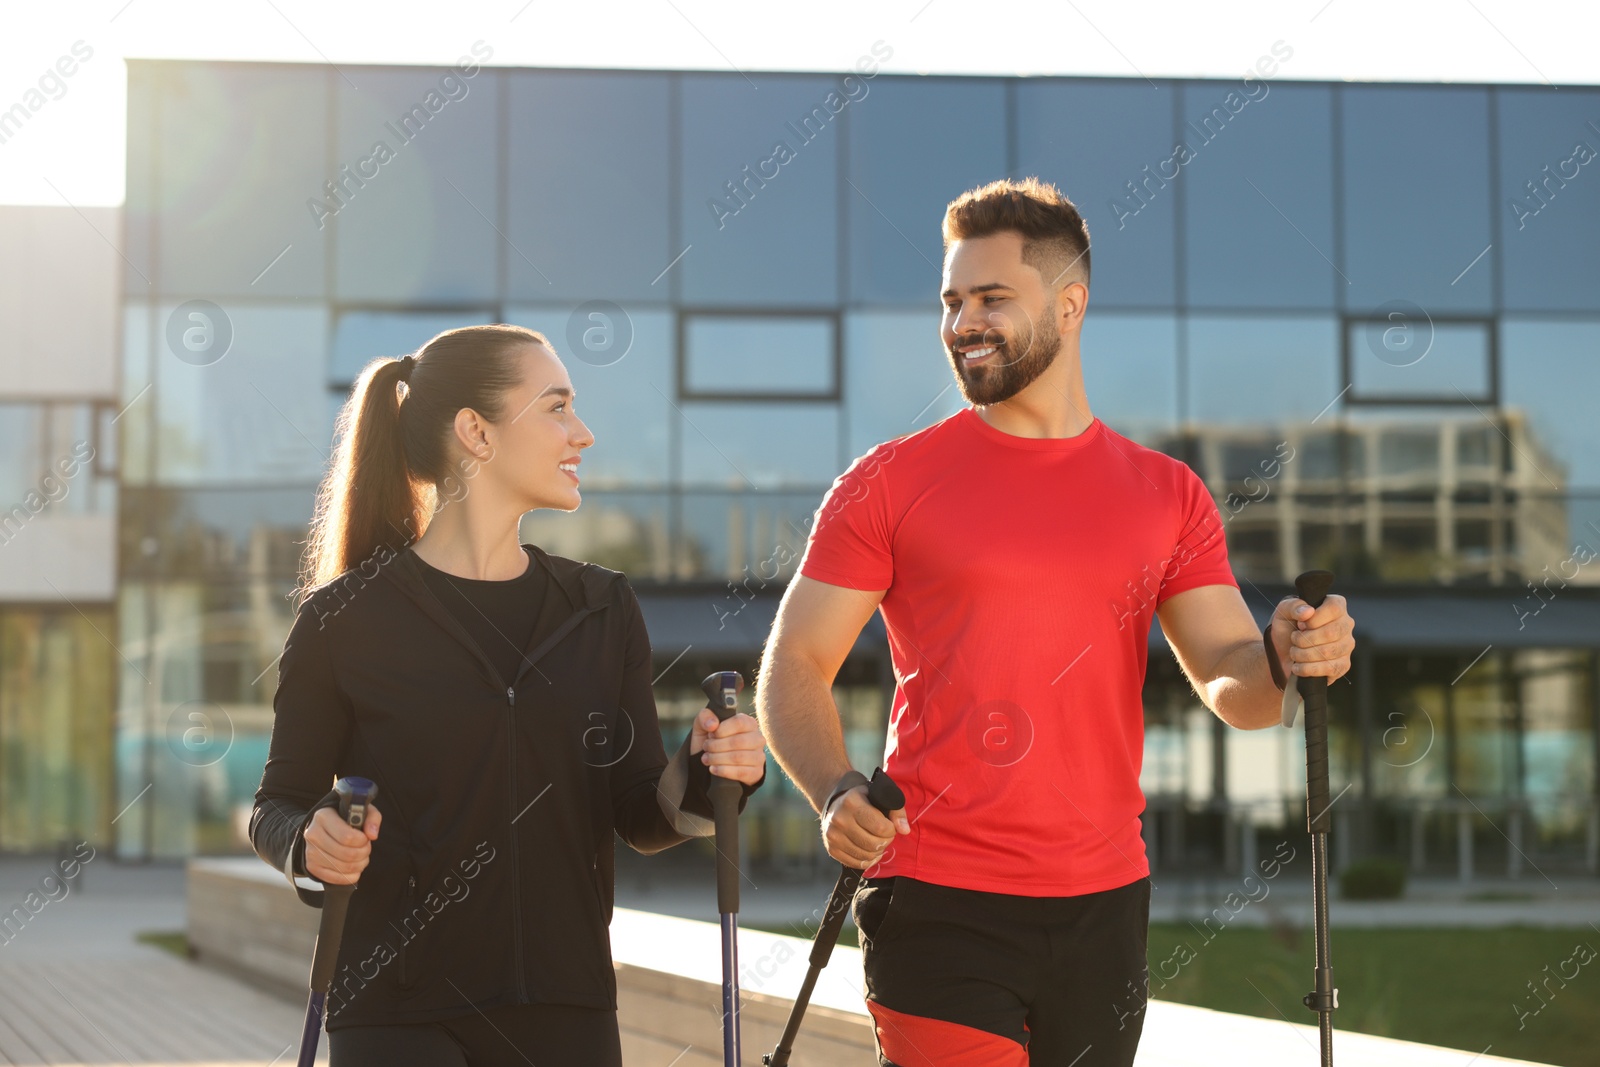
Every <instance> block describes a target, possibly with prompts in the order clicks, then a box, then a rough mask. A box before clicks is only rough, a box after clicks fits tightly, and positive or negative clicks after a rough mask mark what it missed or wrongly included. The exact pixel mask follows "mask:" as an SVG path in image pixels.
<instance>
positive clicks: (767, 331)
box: [683, 315, 836, 397]
mask: <svg viewBox="0 0 1600 1067" xmlns="http://www.w3.org/2000/svg"><path fill="white" fill-rule="evenodd" d="M834 333H835V328H834V319H833V317H832V316H821V315H816V316H806V317H800V316H777V315H689V316H687V317H686V318H685V320H684V325H683V395H684V396H695V397H711V396H719V395H720V396H741V395H744V396H748V395H769V396H770V395H777V394H784V395H793V396H807V395H810V396H821V397H828V396H831V395H833V393H834V392H835V376H834V352H835V348H836V345H835V339H834Z"/></svg>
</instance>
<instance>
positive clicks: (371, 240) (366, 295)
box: [321, 66, 515, 301]
mask: <svg viewBox="0 0 1600 1067" xmlns="http://www.w3.org/2000/svg"><path fill="white" fill-rule="evenodd" d="M498 77H499V75H498V74H497V73H495V72H493V71H486V70H483V69H482V68H478V70H477V73H476V74H474V75H473V76H472V77H470V78H463V77H462V76H461V75H460V73H459V72H458V71H455V70H449V69H445V68H437V67H410V68H405V69H399V70H395V69H388V70H373V69H371V68H366V67H359V66H358V67H355V68H354V69H353V70H352V71H351V72H350V75H349V77H348V78H335V79H333V85H334V86H335V91H336V92H337V94H338V99H339V105H338V106H339V121H338V136H337V140H336V142H335V143H336V149H335V154H334V168H333V169H334V171H335V173H334V174H332V175H330V177H332V178H333V181H334V183H335V185H337V186H339V191H340V199H339V200H335V199H333V198H331V197H322V198H321V199H322V200H323V203H324V206H325V208H326V209H327V210H329V211H330V212H331V213H332V214H333V215H334V216H336V217H337V218H338V225H337V226H336V227H335V232H336V233H337V234H338V240H337V252H338V274H337V278H338V295H339V299H341V300H393V301H404V300H417V301H425V300H435V301H447V300H474V299H476V300H494V299H495V297H496V296H497V295H498V282H497V279H498V269H497V266H496V255H497V253H498V249H497V246H498V244H499V240H500V238H499V236H498V235H497V234H496V233H495V226H496V225H497V224H498V223H497V222H495V221H493V220H495V219H496V216H497V214H498V210H499V209H498V204H499V194H500V189H499V176H500V167H499V159H498V156H499V128H500V126H499V121H500V115H499V110H500V109H499V100H498V97H497V94H496V92H495V79H496V78H498ZM346 168H348V169H346ZM402 220H403V221H402ZM512 255H515V253H512Z"/></svg>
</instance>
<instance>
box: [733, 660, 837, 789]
mask: <svg viewBox="0 0 1600 1067" xmlns="http://www.w3.org/2000/svg"><path fill="white" fill-rule="evenodd" d="M756 714H757V717H758V718H760V720H761V729H762V732H763V733H765V734H766V737H767V747H768V748H769V749H770V750H771V752H772V755H773V757H774V758H775V759H776V760H777V761H778V766H780V767H782V768H783V770H784V773H786V774H787V775H788V776H789V777H790V778H792V779H793V780H794V782H795V784H796V785H798V786H799V787H800V790H801V792H803V793H805V795H806V798H807V799H808V800H810V801H811V806H812V807H813V808H814V809H816V810H818V811H821V809H822V804H823V802H824V801H826V800H827V799H828V794H829V793H831V792H832V791H833V786H834V783H835V782H837V781H838V780H839V778H840V776H841V775H843V774H844V773H845V772H846V771H848V770H849V769H850V757H849V756H848V755H847V754H846V752H845V747H844V729H843V727H842V726H841V725H840V723H839V709H838V707H837V706H836V705H835V704H834V702H833V689H832V680H831V679H829V678H825V677H823V675H822V672H821V671H819V670H817V669H816V668H814V667H813V666H812V665H811V664H810V663H808V662H807V661H806V660H804V659H802V658H798V657H791V656H785V655H784V654H783V653H782V651H781V645H780V646H779V647H778V648H774V649H771V650H769V652H768V655H767V657H766V658H765V660H764V661H763V662H762V665H761V676H760V680H759V684H758V685H757V687H756Z"/></svg>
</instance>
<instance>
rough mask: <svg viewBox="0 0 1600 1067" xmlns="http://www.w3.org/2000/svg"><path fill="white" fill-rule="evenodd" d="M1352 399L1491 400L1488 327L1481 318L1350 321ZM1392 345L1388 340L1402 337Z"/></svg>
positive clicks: (1348, 325) (1347, 327)
mask: <svg viewBox="0 0 1600 1067" xmlns="http://www.w3.org/2000/svg"><path fill="white" fill-rule="evenodd" d="M1345 329H1346V330H1348V331H1349V335H1350V336H1349V338H1348V344H1349V346H1350V399H1352V400H1361V399H1367V398H1372V397H1404V398H1406V399H1408V400H1416V399H1423V398H1427V399H1437V400H1447V401H1451V402H1454V403H1458V404H1459V403H1466V399H1465V398H1471V399H1472V400H1475V401H1482V400H1487V399H1488V394H1489V326H1488V324H1487V323H1482V322H1433V323H1429V322H1426V321H1424V322H1421V323H1416V322H1408V323H1407V324H1405V325H1403V326H1395V325H1392V324H1390V323H1388V322H1387V321H1385V320H1382V319H1380V320H1374V321H1361V320H1352V321H1350V322H1348V323H1346V326H1345ZM1402 335H1403V340H1400V341H1394V342H1393V343H1388V342H1386V341H1385V338H1394V337H1396V336H1402Z"/></svg>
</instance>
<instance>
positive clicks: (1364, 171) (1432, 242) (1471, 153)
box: [1339, 85, 1499, 312]
mask: <svg viewBox="0 0 1600 1067" xmlns="http://www.w3.org/2000/svg"><path fill="white" fill-rule="evenodd" d="M1339 92H1340V94H1341V101H1342V108H1343V116H1344V117H1343V158H1342V159H1341V160H1340V164H1341V168H1340V172H1341V175H1342V177H1343V182H1344V204H1343V224H1344V247H1345V256H1344V259H1345V261H1344V264H1343V268H1342V269H1343V271H1344V273H1345V275H1346V276H1347V277H1348V279H1349V284H1348V285H1346V286H1344V287H1343V288H1344V292H1345V306H1346V307H1348V308H1352V309H1355V310H1359V311H1363V312H1364V311H1368V310H1371V309H1373V308H1376V307H1379V306H1380V305H1382V304H1385V303H1388V302H1389V301H1391V300H1411V301H1415V302H1416V303H1418V304H1420V305H1422V307H1423V308H1425V309H1427V310H1429V311H1445V310H1452V311H1477V310H1487V309H1488V308H1490V307H1491V306H1492V304H1493V296H1492V293H1491V285H1490V282H1491V280H1492V278H1493V275H1494V271H1493V262H1492V257H1493V256H1495V255H1498V254H1499V253H1497V252H1495V251H1493V250H1491V251H1489V252H1488V254H1487V255H1484V257H1483V259H1482V260H1480V261H1478V262H1477V263H1476V264H1475V265H1474V263H1473V261H1474V260H1476V259H1477V258H1478V256H1479V254H1480V253H1483V252H1484V250H1485V249H1487V248H1488V247H1489V244H1490V242H1491V241H1493V240H1494V238H1493V236H1491V233H1490V223H1489V212H1490V203H1489V134H1488V131H1489V96H1488V91H1487V90H1484V89H1462V88H1434V87H1413V86H1405V87H1395V86H1363V85H1351V86H1342V87H1341V88H1340V89H1339ZM1443 160H1448V161H1449V164H1448V167H1445V168H1443V169H1442V168H1441V161H1443ZM1469 267H1471V269H1470V270H1469V269H1468V268H1469Z"/></svg>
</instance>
